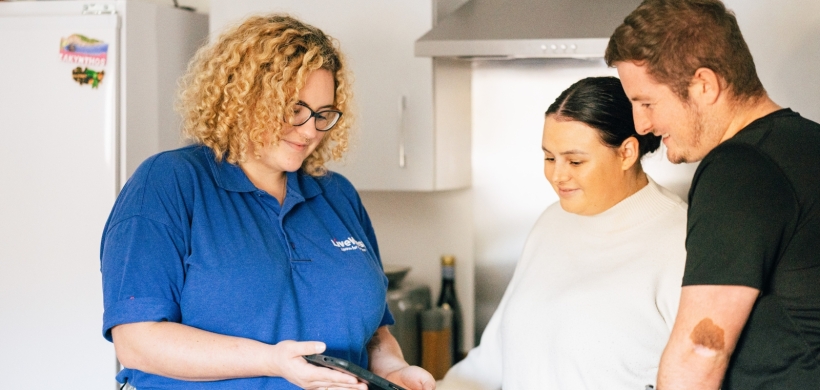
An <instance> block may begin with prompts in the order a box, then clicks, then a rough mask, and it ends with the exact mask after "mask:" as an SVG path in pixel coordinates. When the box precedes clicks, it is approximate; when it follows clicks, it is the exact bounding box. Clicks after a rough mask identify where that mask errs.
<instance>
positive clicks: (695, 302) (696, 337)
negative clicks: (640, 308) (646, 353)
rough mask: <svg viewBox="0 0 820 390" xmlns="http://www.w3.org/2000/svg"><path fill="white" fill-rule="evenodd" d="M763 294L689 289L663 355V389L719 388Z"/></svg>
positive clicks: (744, 289)
mask: <svg viewBox="0 0 820 390" xmlns="http://www.w3.org/2000/svg"><path fill="white" fill-rule="evenodd" d="M759 294H760V291H759V290H757V289H755V288H751V287H746V286H727V285H721V286H710V285H703V286H686V287H683V290H681V297H680V307H679V308H678V315H677V318H676V319H675V325H674V327H673V328H672V334H671V336H670V337H669V342H668V343H667V344H666V348H665V349H664V351H663V355H662V356H661V362H660V367H659V369H658V389H659V390H678V389H703V390H717V389H719V388H720V385H721V382H723V377H724V375H725V374H726V367H727V366H728V364H729V358H730V357H731V356H732V352H734V349H735V345H737V340H738V338H739V337H740V333H741V332H742V331H743V327H744V326H745V325H746V320H747V319H748V318H749V313H751V311H752V306H753V305H754V303H755V301H756V300H757V297H758V295H759Z"/></svg>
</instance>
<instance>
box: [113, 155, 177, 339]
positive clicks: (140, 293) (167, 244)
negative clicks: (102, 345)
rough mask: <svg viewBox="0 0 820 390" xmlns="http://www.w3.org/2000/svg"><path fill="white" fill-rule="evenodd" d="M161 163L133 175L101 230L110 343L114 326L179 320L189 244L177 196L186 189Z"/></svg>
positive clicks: (149, 164)
mask: <svg viewBox="0 0 820 390" xmlns="http://www.w3.org/2000/svg"><path fill="white" fill-rule="evenodd" d="M157 165H158V166H157ZM162 165H163V164H162V163H159V164H156V159H155V158H152V159H149V160H147V161H146V162H145V163H143V164H142V166H141V167H140V168H139V169H138V170H137V172H135V173H134V176H133V177H132V178H131V180H129V182H128V183H127V184H126V186H125V187H124V188H123V191H122V192H121V194H120V196H119V197H118V198H117V202H116V203H115V205H114V209H113V210H112V212H111V216H110V217H109V223H108V224H107V225H106V228H105V230H104V232H103V237H102V244H101V249H100V261H101V272H102V279H103V305H104V313H103V336H104V337H105V338H106V339H108V340H109V341H111V340H112V339H111V328H113V327H114V326H116V325H120V324H125V323H133V322H144V321H172V322H180V321H181V317H182V315H181V311H180V305H179V298H180V294H181V291H182V287H183V283H184V280H185V273H184V269H183V259H184V257H185V255H186V254H187V250H186V249H185V248H186V247H187V246H186V244H185V237H184V235H183V234H182V231H181V230H180V227H179V226H178V225H180V220H181V219H182V218H184V215H186V211H185V209H184V206H182V204H181V201H180V197H179V196H177V195H178V190H179V188H180V187H184V185H183V186H180V183H179V182H178V180H177V179H178V177H176V176H175V175H174V173H173V172H170V170H169V169H166V168H168V167H163V166H162Z"/></svg>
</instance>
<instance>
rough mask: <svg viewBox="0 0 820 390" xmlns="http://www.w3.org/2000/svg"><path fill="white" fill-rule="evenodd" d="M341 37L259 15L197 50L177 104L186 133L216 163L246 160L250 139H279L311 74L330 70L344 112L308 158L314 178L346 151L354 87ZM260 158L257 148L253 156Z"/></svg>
mask: <svg viewBox="0 0 820 390" xmlns="http://www.w3.org/2000/svg"><path fill="white" fill-rule="evenodd" d="M336 46H337V43H336V41H335V40H334V39H333V38H331V37H330V36H328V35H326V34H325V33H323V32H322V31H321V30H319V29H318V28H315V27H313V26H310V25H308V24H305V23H303V22H301V21H299V20H297V19H295V18H292V17H290V16H287V15H278V14H274V15H264V16H253V17H250V18H248V19H246V20H245V21H243V22H242V23H241V24H240V25H238V26H235V27H232V28H230V29H228V30H227V31H225V32H224V33H223V34H222V35H221V36H220V37H219V39H217V40H216V41H215V42H214V43H212V44H210V45H206V46H204V47H202V48H200V49H199V51H197V53H196V55H195V56H194V58H193V60H191V63H190V64H189V65H188V71H187V73H186V75H185V76H184V77H183V79H182V83H181V90H180V99H179V104H178V106H177V109H178V110H179V112H180V113H181V114H182V117H183V132H184V134H185V135H186V136H187V137H188V138H191V139H192V140H194V141H195V142H196V143H199V144H202V145H205V146H207V147H209V148H211V150H213V152H214V154H215V156H216V160H217V161H222V159H225V160H227V161H228V162H230V163H232V164H240V163H242V162H244V161H246V159H247V152H248V145H249V142H253V145H254V148H255V150H260V149H262V148H263V147H264V146H267V145H265V141H266V140H267V141H269V142H270V143H271V144H276V143H278V142H279V140H280V139H281V136H282V130H283V128H284V127H285V126H286V123H289V120H290V118H291V117H292V116H293V107H294V106H295V105H296V102H298V101H299V91H300V90H301V89H302V88H303V87H304V86H305V82H306V80H307V78H308V75H310V73H311V72H313V71H315V70H317V69H326V70H328V71H330V73H331V74H332V75H333V79H334V81H335V84H336V91H335V97H334V107H335V108H336V109H338V110H340V111H342V112H344V113H345V115H343V116H342V117H341V119H339V122H338V123H337V124H336V126H335V127H334V128H333V130H331V131H330V132H329V134H326V135H325V137H324V138H323V139H322V141H321V142H320V143H319V145H318V146H317V147H316V150H314V151H313V153H312V154H311V155H310V156H308V157H307V158H306V159H305V161H304V162H303V163H302V169H303V170H304V171H305V172H307V173H308V174H310V175H314V176H319V175H322V174H324V173H325V172H327V170H326V168H325V166H324V165H325V163H326V162H327V161H328V160H330V159H333V160H338V159H340V158H341V157H342V154H343V153H344V152H345V151H346V150H347V146H348V133H349V130H350V126H351V122H352V121H351V115H349V113H348V108H350V107H351V98H352V92H351V86H350V80H349V75H348V71H347V65H346V64H345V61H344V58H343V57H342V54H341V52H340V51H339V50H338V48H337V47H336ZM255 154H256V157H259V155H258V153H255Z"/></svg>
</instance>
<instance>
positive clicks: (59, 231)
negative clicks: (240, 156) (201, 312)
mask: <svg viewBox="0 0 820 390" xmlns="http://www.w3.org/2000/svg"><path fill="white" fill-rule="evenodd" d="M169 3H171V2H170V1H169ZM207 33H208V17H207V15H203V14H197V13H194V12H189V11H185V10H179V9H174V8H172V7H170V6H167V7H166V6H161V5H157V4H153V3H147V2H140V1H132V0H129V1H123V0H121V1H97V2H87V1H86V2H83V1H47V2H46V1H43V2H11V3H9V2H0V42H2V48H0V53H2V54H0V389H78V390H79V389H83V390H85V389H104V390H111V389H114V388H115V386H116V383H115V380H114V376H115V374H116V370H117V362H116V358H115V355H114V348H113V346H112V344H111V343H109V342H108V341H105V340H104V339H103V337H102V314H103V305H102V287H101V286H102V283H101V278H100V261H99V248H100V236H101V233H102V229H103V225H104V223H105V221H106V218H107V216H108V213H109V211H110V210H111V206H112V205H113V203H114V200H115V198H116V196H117V194H118V192H119V189H120V187H121V186H122V185H123V184H124V183H125V180H126V179H127V177H128V176H129V175H130V174H131V173H132V172H133V171H134V169H136V167H137V165H138V164H139V163H140V162H141V161H142V160H144V159H145V158H146V157H148V156H149V155H151V154H154V153H156V152H158V151H160V150H164V149H170V148H174V147H176V146H178V145H179V144H180V137H179V123H180V122H179V119H178V116H177V115H176V114H175V113H174V111H173V102H174V97H175V93H176V87H177V79H178V78H179V76H180V75H181V74H182V73H183V72H184V69H185V67H186V65H187V62H188V60H189V59H190V57H191V56H192V54H193V52H194V51H195V50H196V48H197V47H198V46H199V45H200V44H201V43H203V42H204V41H205V40H206V39H207Z"/></svg>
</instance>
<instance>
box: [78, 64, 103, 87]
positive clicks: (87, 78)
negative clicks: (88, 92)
mask: <svg viewBox="0 0 820 390" xmlns="http://www.w3.org/2000/svg"><path fill="white" fill-rule="evenodd" d="M71 77H73V78H74V81H76V82H77V83H78V84H80V85H86V84H88V85H91V88H95V89H96V88H97V87H98V86H99V85H100V83H101V82H102V81H103V78H104V77H105V71H104V70H101V71H96V70H91V69H88V68H82V67H79V66H78V67H76V68H74V70H72V71H71Z"/></svg>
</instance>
